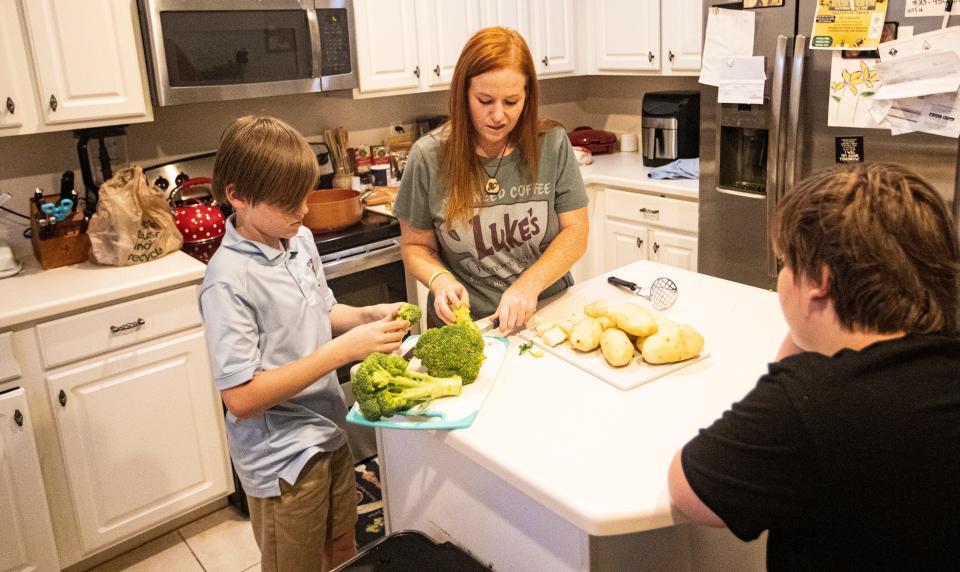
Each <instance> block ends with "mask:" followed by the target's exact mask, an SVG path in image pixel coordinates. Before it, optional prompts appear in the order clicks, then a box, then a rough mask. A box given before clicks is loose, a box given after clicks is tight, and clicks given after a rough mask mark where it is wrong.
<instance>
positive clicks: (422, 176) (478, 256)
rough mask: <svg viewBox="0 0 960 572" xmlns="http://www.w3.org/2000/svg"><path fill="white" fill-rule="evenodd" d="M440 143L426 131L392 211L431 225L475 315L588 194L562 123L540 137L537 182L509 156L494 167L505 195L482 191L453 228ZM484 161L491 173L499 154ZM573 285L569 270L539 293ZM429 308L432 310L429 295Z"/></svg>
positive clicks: (491, 308) (493, 301) (485, 312)
mask: <svg viewBox="0 0 960 572" xmlns="http://www.w3.org/2000/svg"><path fill="white" fill-rule="evenodd" d="M440 145H441V140H440V138H439V137H438V136H435V135H428V136H425V137H422V138H421V139H420V140H418V141H417V142H416V144H415V145H414V146H413V148H412V149H411V150H410V157H409V159H408V161H407V167H406V169H405V170H404V173H403V179H402V180H401V182H400V192H399V194H398V195H397V201H396V203H395V204H394V207H393V213H394V215H396V216H397V217H398V218H401V219H403V220H405V221H407V222H408V223H409V224H410V225H411V226H413V227H414V228H418V229H423V230H425V229H433V230H434V232H435V234H436V237H437V245H438V247H439V254H440V260H441V261H442V262H443V263H444V265H445V266H446V267H447V268H449V269H450V271H451V272H453V274H454V275H455V276H456V277H457V279H458V280H459V281H460V282H461V283H462V284H463V285H464V286H465V287H466V289H467V292H468V293H469V295H470V312H471V314H472V315H473V317H474V319H477V318H481V317H484V316H489V315H490V314H493V313H494V312H495V311H496V309H497V306H498V305H499V303H500V296H501V295H502V294H503V291H504V290H506V289H507V287H509V286H510V285H511V284H513V282H514V281H516V279H517V278H518V277H519V276H520V274H521V273H522V272H523V271H524V270H526V269H527V268H529V267H530V266H532V265H533V263H534V262H536V261H537V260H538V259H539V258H540V256H541V255H542V254H543V253H544V252H545V251H546V250H547V247H549V246H550V243H551V242H553V239H554V237H556V236H557V233H558V232H560V222H559V219H558V217H557V215H558V213H562V212H567V211H572V210H575V209H579V208H582V207H585V206H587V194H586V191H585V190H584V188H583V178H582V177H581V176H580V169H579V167H578V166H577V162H576V159H575V158H574V155H573V149H572V148H571V147H570V141H569V140H568V139H567V136H566V133H564V131H563V129H562V128H560V127H557V128H554V129H551V130H550V131H548V132H546V133H544V134H543V135H541V136H540V168H539V174H538V176H537V178H536V180H533V181H531V180H529V179H528V178H527V177H525V176H524V175H523V169H522V164H521V162H520V160H519V154H518V153H517V152H512V153H510V154H509V155H506V156H504V157H503V162H502V164H500V169H499V171H497V180H498V181H499V182H500V189H501V190H500V193H499V194H498V195H485V197H484V201H483V204H482V205H481V206H480V207H479V208H478V209H477V210H476V212H475V214H474V215H473V217H472V218H471V220H470V221H469V222H467V223H466V224H462V223H461V224H457V225H454V226H452V227H449V228H448V227H447V226H446V223H445V219H444V211H445V208H444V203H445V199H446V189H445V188H444V187H443V185H442V182H441V179H440V175H439V165H440ZM482 161H483V164H484V166H485V167H486V170H487V173H488V174H492V173H493V172H494V171H495V170H496V169H497V162H498V161H499V158H494V159H482ZM572 284H573V277H572V276H571V275H570V273H569V272H567V273H566V274H565V275H564V276H563V277H562V278H561V279H560V280H558V281H557V282H555V283H554V284H552V285H551V286H550V287H548V288H547V289H546V290H544V291H543V292H542V293H541V294H540V298H546V297H548V296H552V295H554V294H556V293H558V292H560V291H561V290H563V289H565V288H568V287H569V286H571V285H572ZM428 308H429V309H430V312H431V314H432V313H433V303H432V295H431V303H430V304H429V306H428Z"/></svg>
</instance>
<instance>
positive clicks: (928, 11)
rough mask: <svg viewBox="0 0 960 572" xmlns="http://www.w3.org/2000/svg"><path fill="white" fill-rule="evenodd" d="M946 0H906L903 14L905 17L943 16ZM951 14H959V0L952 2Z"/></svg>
mask: <svg viewBox="0 0 960 572" xmlns="http://www.w3.org/2000/svg"><path fill="white" fill-rule="evenodd" d="M946 8H947V0H907V6H906V8H904V12H903V15H904V16H906V17H907V18H917V17H920V16H943V15H944V14H946V13H947V12H946ZM950 13H951V14H960V2H954V3H953V10H952V11H951V12H950Z"/></svg>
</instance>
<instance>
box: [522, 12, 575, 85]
mask: <svg viewBox="0 0 960 572" xmlns="http://www.w3.org/2000/svg"><path fill="white" fill-rule="evenodd" d="M532 1H533V10H532V18H531V20H532V23H531V25H532V30H531V34H532V36H533V45H531V46H530V50H531V51H532V53H533V60H534V62H533V63H534V64H535V65H536V66H537V75H540V76H546V77H549V76H552V75H558V74H566V73H572V72H573V71H574V69H575V67H576V58H575V57H574V53H573V49H574V48H573V38H574V26H573V0H532Z"/></svg>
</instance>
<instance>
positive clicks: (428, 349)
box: [413, 306, 485, 385]
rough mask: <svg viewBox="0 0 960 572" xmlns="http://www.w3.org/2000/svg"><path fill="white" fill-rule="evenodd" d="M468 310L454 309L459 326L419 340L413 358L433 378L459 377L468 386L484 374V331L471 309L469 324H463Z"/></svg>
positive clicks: (428, 333) (432, 331)
mask: <svg viewBox="0 0 960 572" xmlns="http://www.w3.org/2000/svg"><path fill="white" fill-rule="evenodd" d="M464 308H466V307H465V306H461V307H460V308H457V309H455V310H454V312H455V313H456V314H457V322H456V323H455V324H448V325H446V326H443V327H440V328H431V329H429V330H427V331H426V332H424V333H423V335H422V336H420V339H419V340H417V346H416V348H414V350H413V355H414V356H416V357H417V358H419V359H420V363H422V364H423V367H425V368H426V369H427V373H429V374H430V375H436V376H439V377H447V376H451V375H459V376H460V377H461V378H462V379H463V383H464V385H466V384H468V383H473V382H474V381H476V379H477V376H478V375H480V367H481V366H482V365H483V360H484V357H485V356H484V355H483V347H484V345H485V344H484V341H483V336H482V335H481V334H480V330H479V329H478V328H477V326H476V325H475V324H474V323H473V320H471V319H470V313H469V309H466V316H467V317H466V320H467V321H462V320H463V311H464V310H463V309H464Z"/></svg>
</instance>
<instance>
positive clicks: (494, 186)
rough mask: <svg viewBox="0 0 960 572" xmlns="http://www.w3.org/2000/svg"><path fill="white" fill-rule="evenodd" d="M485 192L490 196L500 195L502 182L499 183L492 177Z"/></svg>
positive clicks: (488, 180)
mask: <svg viewBox="0 0 960 572" xmlns="http://www.w3.org/2000/svg"><path fill="white" fill-rule="evenodd" d="M483 190H484V191H486V192H487V194H488V195H496V194H499V193H500V182H499V181H497V180H496V179H494V178H493V177H490V178H489V179H487V184H486V186H485V187H484V188H483Z"/></svg>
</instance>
